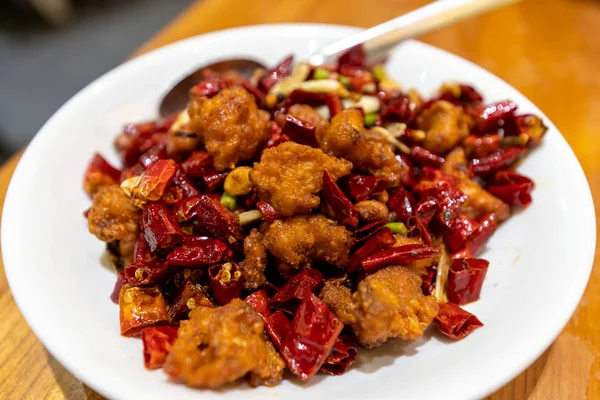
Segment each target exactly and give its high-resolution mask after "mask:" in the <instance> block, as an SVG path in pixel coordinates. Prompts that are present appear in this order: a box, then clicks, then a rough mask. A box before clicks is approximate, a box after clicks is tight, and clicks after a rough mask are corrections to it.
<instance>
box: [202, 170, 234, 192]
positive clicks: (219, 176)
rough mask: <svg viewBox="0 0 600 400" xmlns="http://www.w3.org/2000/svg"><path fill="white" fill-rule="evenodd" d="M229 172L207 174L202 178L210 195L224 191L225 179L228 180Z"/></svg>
mask: <svg viewBox="0 0 600 400" xmlns="http://www.w3.org/2000/svg"><path fill="white" fill-rule="evenodd" d="M227 174H228V172H213V173H209V174H206V175H204V176H203V177H202V180H203V181H204V186H205V187H206V190H207V191H208V192H209V193H213V192H216V191H218V190H223V183H225V178H227Z"/></svg>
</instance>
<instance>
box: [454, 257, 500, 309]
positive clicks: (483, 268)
mask: <svg viewBox="0 0 600 400" xmlns="http://www.w3.org/2000/svg"><path fill="white" fill-rule="evenodd" d="M489 265H490V263H489V261H487V260H483V259H479V258H463V259H455V260H454V261H453V262H452V265H451V267H450V271H449V272H448V286H447V290H446V294H447V295H448V299H449V300H450V301H451V302H453V303H456V304H458V305H462V304H467V303H470V302H472V301H476V300H479V295H480V293H481V287H482V286H483V280H484V279H485V275H486V273H487V270H488V266H489Z"/></svg>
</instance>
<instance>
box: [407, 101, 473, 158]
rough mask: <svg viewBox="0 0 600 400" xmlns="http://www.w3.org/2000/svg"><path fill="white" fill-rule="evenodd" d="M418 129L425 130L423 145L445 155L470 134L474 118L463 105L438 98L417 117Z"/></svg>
mask: <svg viewBox="0 0 600 400" xmlns="http://www.w3.org/2000/svg"><path fill="white" fill-rule="evenodd" d="M415 122H416V125H417V129H420V130H423V131H425V140H424V141H423V147H425V148H426V149H427V150H429V151H431V152H433V153H435V154H439V155H443V154H445V153H446V152H447V151H448V150H450V149H452V148H453V147H454V146H456V145H457V144H458V143H460V141H461V140H463V139H464V138H465V137H467V136H468V135H469V130H470V128H471V126H472V125H473V120H472V118H471V117H470V116H469V115H468V114H466V113H465V112H464V110H463V109H462V107H460V106H455V105H454V104H452V103H450V102H448V101H445V100H438V101H436V102H435V103H433V104H432V105H431V106H430V107H429V108H427V109H426V110H423V112H421V113H420V114H419V116H418V117H417V119H416V121H415Z"/></svg>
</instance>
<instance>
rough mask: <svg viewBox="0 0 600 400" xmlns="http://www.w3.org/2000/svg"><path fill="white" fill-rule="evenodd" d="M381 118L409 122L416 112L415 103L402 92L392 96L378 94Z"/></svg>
mask: <svg viewBox="0 0 600 400" xmlns="http://www.w3.org/2000/svg"><path fill="white" fill-rule="evenodd" d="M380 100H381V113H380V115H381V119H382V120H383V121H384V122H402V123H405V124H409V123H411V122H412V120H413V119H414V118H415V116H416V114H417V105H416V104H415V103H413V102H412V100H411V99H410V97H409V96H408V95H406V94H403V93H397V94H395V95H393V96H392V97H389V96H385V97H382V96H380Z"/></svg>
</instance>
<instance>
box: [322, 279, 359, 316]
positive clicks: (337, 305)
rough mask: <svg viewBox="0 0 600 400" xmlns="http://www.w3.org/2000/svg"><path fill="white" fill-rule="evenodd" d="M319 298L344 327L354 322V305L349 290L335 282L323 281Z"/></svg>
mask: <svg viewBox="0 0 600 400" xmlns="http://www.w3.org/2000/svg"><path fill="white" fill-rule="evenodd" d="M319 297H320V298H321V300H323V302H324V303H325V304H327V307H329V308H330V309H331V311H333V313H334V314H335V315H336V316H337V317H338V318H339V319H340V321H342V323H343V324H344V325H353V324H354V323H355V322H356V305H355V304H354V302H353V300H352V292H351V291H350V288H348V287H346V286H344V285H342V284H340V283H339V282H336V281H325V284H324V285H323V289H321V292H320V293H319Z"/></svg>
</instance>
